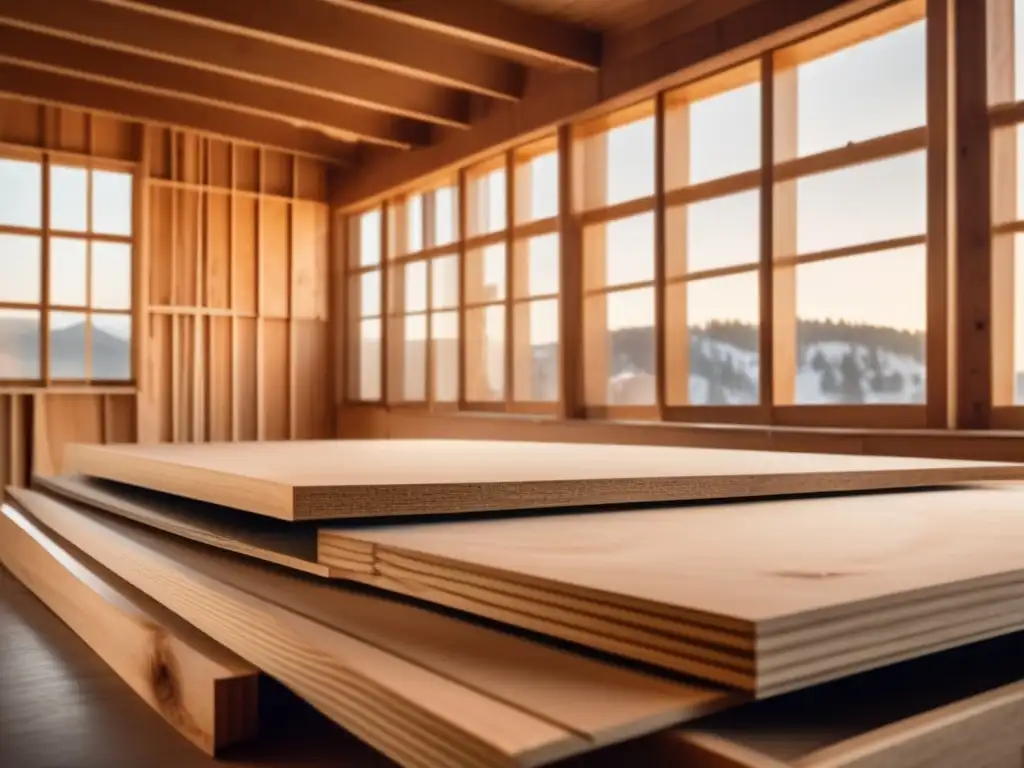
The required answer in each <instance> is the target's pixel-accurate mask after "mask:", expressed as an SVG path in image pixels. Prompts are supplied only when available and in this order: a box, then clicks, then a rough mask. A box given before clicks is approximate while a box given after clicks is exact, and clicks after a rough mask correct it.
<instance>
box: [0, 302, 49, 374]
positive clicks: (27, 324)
mask: <svg viewBox="0 0 1024 768" xmlns="http://www.w3.org/2000/svg"><path fill="white" fill-rule="evenodd" d="M40 327H41V322H40V314H39V312H38V311H33V310H21V309H0V379H12V380H24V379H39V378H40V377H41V376H42V368H41V366H40V364H39V356H40V354H41V352H40V351H41V349H42V344H41V332H40Z"/></svg>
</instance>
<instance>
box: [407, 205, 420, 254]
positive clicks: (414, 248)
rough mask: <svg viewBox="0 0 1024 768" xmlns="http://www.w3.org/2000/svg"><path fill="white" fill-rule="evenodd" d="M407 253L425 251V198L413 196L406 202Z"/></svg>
mask: <svg viewBox="0 0 1024 768" xmlns="http://www.w3.org/2000/svg"><path fill="white" fill-rule="evenodd" d="M405 227H406V230H405V244H406V246H405V251H404V252H405V253H417V252H418V251H422V250H423V196H422V195H413V196H412V197H410V198H408V199H407V200H406V201H405Z"/></svg>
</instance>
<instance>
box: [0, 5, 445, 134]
mask: <svg viewBox="0 0 1024 768" xmlns="http://www.w3.org/2000/svg"><path fill="white" fill-rule="evenodd" d="M0 61H5V62H7V63H12V64H19V65H25V66H29V67H32V68H34V69H44V70H46V71H51V72H54V73H56V74H62V75H67V76H69V77H81V78H86V79H89V80H93V81H96V82H102V83H107V84H110V85H115V86H118V87H125V88H131V89H133V90H139V91H142V92H146V93H152V94H156V95H161V96H167V97H171V98H180V99H182V100H184V101H186V102H189V103H188V104H184V105H183V106H182V109H185V110H187V109H189V108H190V106H191V103H194V102H198V103H205V104H209V105H212V106H216V107H223V108H226V109H233V110H236V111H237V112H239V115H238V120H239V122H242V121H244V120H246V119H248V117H249V116H250V115H257V116H260V117H266V118H268V119H276V120H281V121H283V122H285V123H288V124H291V125H293V126H297V127H303V128H311V129H315V130H319V131H321V132H322V133H324V134H326V135H327V136H331V137H333V138H336V139H340V140H343V141H349V142H355V141H365V142H367V143H370V144H378V145H381V146H389V147H396V148H399V149H408V148H410V147H412V146H414V145H421V144H425V143H426V141H427V139H428V126H426V125H425V124H423V123H417V122H413V121H411V120H408V119H405V118H398V117H395V116H393V115H388V114H386V113H382V112H373V111H370V110H366V109H361V108H359V107H353V106H352V105H350V104H342V103H340V102H336V101H330V100H327V99H321V98H317V97H315V96H308V95H306V94H303V93H297V92H295V91H289V90H287V89H283V88H276V87H268V86H263V85H257V84H255V83H251V82H247V81H244V80H236V79H234V78H231V77H226V76H224V75H220V74H216V73H213V72H204V71H197V70H193V69H190V68H188V67H184V66H181V65H178V64H171V63H169V62H166V61H158V60H156V59H140V58H138V57H136V56H132V55H131V54H127V53H122V52H120V51H114V50H108V49H103V48H96V47H94V46H90V45H85V44H84V43H79V42H75V41H71V40H62V39H60V38H55V37H49V36H47V35H44V34H41V33H38V32H30V31H27V30H24V29H15V28H13V27H8V26H3V25H0Z"/></svg>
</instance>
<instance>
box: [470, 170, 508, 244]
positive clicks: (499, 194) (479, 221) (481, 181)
mask: <svg viewBox="0 0 1024 768" xmlns="http://www.w3.org/2000/svg"><path fill="white" fill-rule="evenodd" d="M468 227H469V234H470V235H471V236H474V235H486V234H489V233H491V232H500V231H501V230H503V229H505V169H504V168H496V169H495V170H493V171H489V172H488V173H483V174H480V175H478V176H473V177H471V178H470V181H469V222H468Z"/></svg>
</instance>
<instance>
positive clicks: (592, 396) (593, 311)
mask: <svg viewBox="0 0 1024 768" xmlns="http://www.w3.org/2000/svg"><path fill="white" fill-rule="evenodd" d="M584 322H585V324H586V331H587V332H586V337H587V338H588V339H591V340H592V341H591V342H590V345H588V347H587V349H586V350H585V353H584V357H585V361H584V376H585V378H586V379H587V381H586V401H587V404H588V405H650V404H652V403H654V400H655V398H654V393H655V377H654V289H653V288H639V289H635V290H630V291H619V292H615V293H610V294H603V295H598V296H591V297H588V298H587V299H586V300H585V304H584ZM598 339H600V341H597V340H598ZM591 345H597V346H591ZM602 358H603V359H602Z"/></svg>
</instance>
